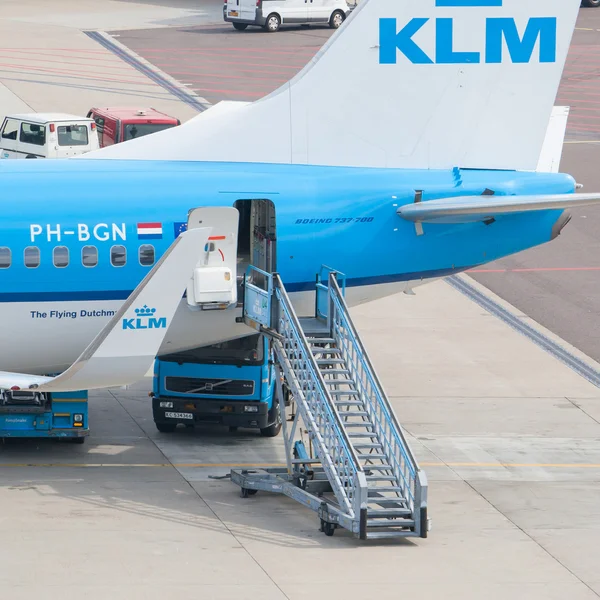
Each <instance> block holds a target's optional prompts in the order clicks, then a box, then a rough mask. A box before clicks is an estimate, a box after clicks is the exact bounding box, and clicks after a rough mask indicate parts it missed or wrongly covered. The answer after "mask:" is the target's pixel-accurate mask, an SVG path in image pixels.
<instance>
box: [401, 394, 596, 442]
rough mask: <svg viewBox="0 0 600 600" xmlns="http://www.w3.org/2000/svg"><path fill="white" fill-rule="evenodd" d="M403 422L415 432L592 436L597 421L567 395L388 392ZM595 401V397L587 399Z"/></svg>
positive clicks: (430, 433)
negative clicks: (395, 394)
mask: <svg viewBox="0 0 600 600" xmlns="http://www.w3.org/2000/svg"><path fill="white" fill-rule="evenodd" d="M392 400H393V403H394V408H395V409H396V411H397V413H398V414H399V415H402V423H403V425H404V426H405V427H406V428H407V429H408V430H409V431H410V432H411V433H412V434H413V435H416V436H419V435H425V436H428V435H454V434H456V433H457V432H460V433H461V435H487V436H494V435H498V434H502V435H503V436H512V437H518V436H520V435H529V436H531V435H537V436H552V437H578V438H597V437H598V436H600V424H599V423H598V421H596V420H595V419H594V418H593V415H592V414H591V413H590V412H589V411H587V410H585V406H586V404H585V401H584V404H582V405H579V403H577V402H571V401H570V400H569V399H567V398H531V397H530V398H526V397H520V398H473V397H470V398H458V397H450V398H448V397H443V398H439V397H438V398H419V397H417V398H403V397H401V398H392ZM590 404H591V405H592V406H596V405H597V406H598V407H600V400H597V399H593V400H590Z"/></svg>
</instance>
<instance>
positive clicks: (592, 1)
mask: <svg viewBox="0 0 600 600" xmlns="http://www.w3.org/2000/svg"><path fill="white" fill-rule="evenodd" d="M583 5H584V6H589V7H590V8H596V7H598V6H600V0H583Z"/></svg>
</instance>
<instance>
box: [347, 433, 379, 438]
mask: <svg viewBox="0 0 600 600" xmlns="http://www.w3.org/2000/svg"><path fill="white" fill-rule="evenodd" d="M348 437H349V438H353V439H354V438H376V437H377V434H376V433H374V432H369V431H366V432H365V433H349V434H348Z"/></svg>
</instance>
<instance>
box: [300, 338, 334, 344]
mask: <svg viewBox="0 0 600 600" xmlns="http://www.w3.org/2000/svg"><path fill="white" fill-rule="evenodd" d="M306 341H307V342H308V343H309V344H310V345H311V346H312V345H313V344H335V340H334V339H333V338H330V337H313V336H311V337H307V338H306Z"/></svg>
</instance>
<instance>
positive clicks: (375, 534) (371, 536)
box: [367, 529, 414, 540]
mask: <svg viewBox="0 0 600 600" xmlns="http://www.w3.org/2000/svg"><path fill="white" fill-rule="evenodd" d="M409 535H410V536H413V535H414V533H412V532H410V533H409V532H407V531H405V530H403V529H398V530H396V531H367V539H368V540H384V539H392V538H399V537H408V536H409Z"/></svg>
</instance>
